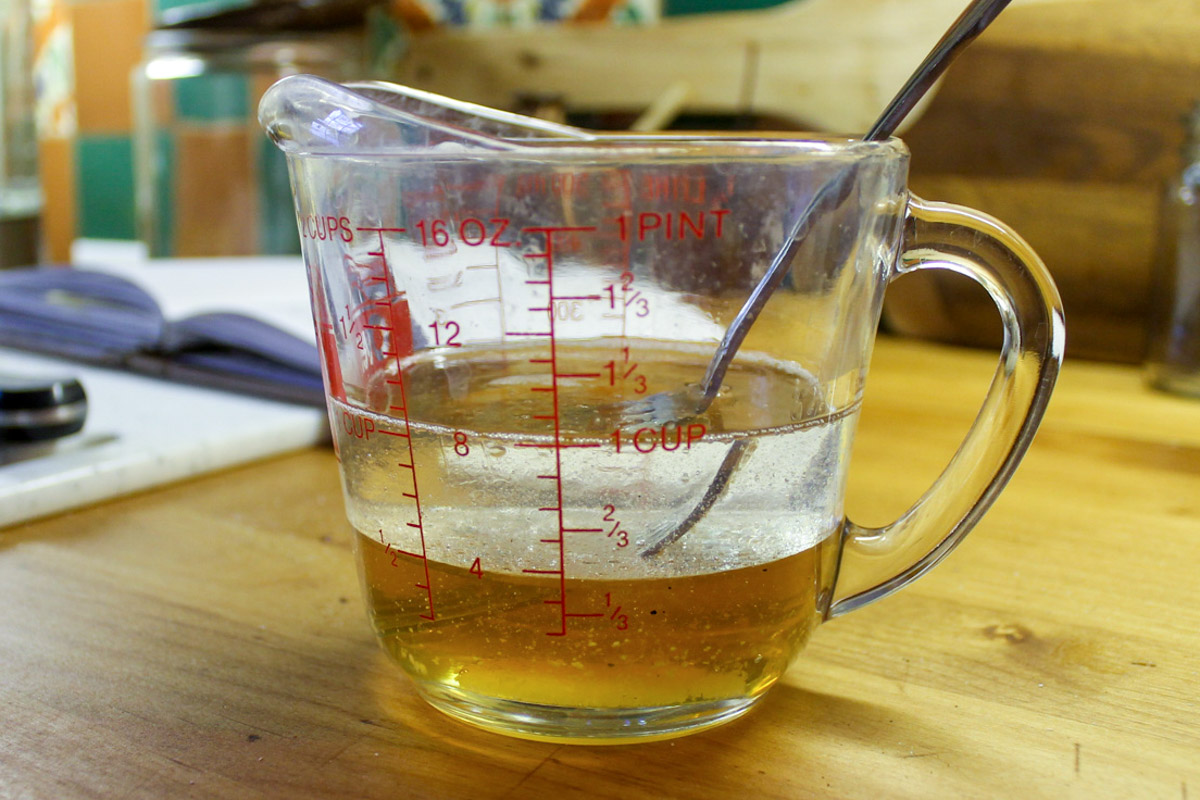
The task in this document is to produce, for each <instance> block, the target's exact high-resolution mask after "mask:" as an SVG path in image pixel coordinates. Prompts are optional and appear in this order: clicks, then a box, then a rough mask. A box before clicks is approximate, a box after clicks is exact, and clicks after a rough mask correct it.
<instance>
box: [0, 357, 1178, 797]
mask: <svg viewBox="0 0 1200 800" xmlns="http://www.w3.org/2000/svg"><path fill="white" fill-rule="evenodd" d="M992 363H993V357H992V356H991V355H990V354H987V353H983V352H974V351H966V350H956V349H945V348H937V347H934V346H930V345H927V344H919V343H913V342H901V341H892V340H883V341H881V342H880V345H879V347H878V349H877V351H876V356H875V360H874V365H873V367H872V373H871V377H870V380H869V387H868V393H867V399H866V405H865V409H864V416H863V421H862V425H861V429H860V435H859V439H858V442H857V444H856V446H855V451H856V452H855V456H854V459H855V460H854V462H853V465H852V468H851V474H852V478H851V486H850V491H849V497H848V506H849V510H850V511H851V513H852V515H854V516H855V518H856V519H858V521H860V522H864V523H879V522H883V521H886V520H887V519H889V518H890V517H891V516H893V515H894V514H896V513H897V512H898V511H900V510H902V509H903V508H904V507H905V506H906V505H907V504H908V502H910V501H911V500H912V499H913V498H915V497H916V496H917V495H918V494H919V493H920V492H921V491H922V490H923V489H924V488H925V486H926V485H927V484H928V482H929V481H930V480H931V479H932V477H933V475H934V474H935V473H936V472H937V471H938V470H939V469H940V468H941V466H942V464H943V463H944V462H945V460H946V458H947V457H948V455H949V452H950V451H951V450H952V449H953V447H954V446H955V445H956V444H957V441H958V439H959V437H960V435H961V433H962V432H963V430H964V429H965V427H966V425H967V424H968V423H969V421H970V419H971V418H972V416H973V415H974V410H975V407H976V405H977V404H978V402H979V400H980V398H981V397H982V392H983V387H984V385H985V383H986V381H987V379H988V378H989V377H990V374H991V370H992ZM349 548H350V536H349V532H348V530H347V525H346V523H345V522H344V521H343V517H342V509H341V497H340V490H339V487H338V479H337V473H336V463H335V461H334V458H333V454H332V452H330V451H329V450H326V449H316V450H311V451H306V452H301V453H298V454H295V455H291V456H287V457H283V458H278V459H275V460H271V461H267V462H263V463H260V464H256V465H253V466H250V467H246V468H242V469H238V470H235V471H230V472H225V473H222V474H218V475H214V476H210V477H206V478H202V479H198V480H193V481H189V482H187V483H183V484H179V485H175V486H172V487H168V488H166V489H162V490H158V491H154V492H150V493H146V494H142V495H140V496H136V497H132V498H128V499H124V500H119V501H114V502H109V503H106V504H103V505H99V506H96V507H92V508H89V509H85V510H82V511H79V512H75V513H70V514H64V515H62V516H58V517H54V518H51V519H47V520H43V521H40V522H37V523H33V524H28V525H24V526H22V527H19V528H14V529H9V530H7V531H3V532H0V593H2V596H3V599H2V600H0V798H6V799H7V798H21V800H31V799H35V798H54V799H55V800H67V799H69V798H83V797H102V798H118V797H119V798H175V797H220V798H261V797H279V798H289V800H292V799H295V798H309V797H312V798H318V797H320V798H341V797H345V798H375V797H380V798H382V797H388V798H443V797H447V798H458V797H462V798H517V797H520V798H538V797H552V798H554V800H568V798H585V797H586V798H596V797H599V798H605V797H611V798H618V797H619V798H622V800H631V799H632V798H663V797H687V798H693V797H694V798H724V797H733V796H742V795H744V796H753V797H764V798H807V797H836V798H860V797H861V798H871V799H874V798H881V797H888V798H890V797H900V798H907V797H913V798H933V797H953V798H969V797H1021V798H1034V797H1053V798H1062V797H1080V798H1096V797H1114V798H1115V797H1121V798H1128V797H1137V798H1165V799H1166V800H1187V798H1188V797H1189V796H1191V797H1193V798H1196V797H1200V723H1198V721H1197V718H1198V716H1200V591H1198V586H1200V580H1198V578H1197V575H1198V571H1200V401H1188V400H1183V399H1179V398H1175V397H1171V396H1167V395H1161V394H1157V393H1154V392H1151V391H1149V390H1147V389H1145V388H1143V386H1142V384H1141V382H1140V378H1139V375H1138V374H1137V372H1136V371H1135V370H1133V369H1132V368H1129V367H1122V366H1108V365H1096V364H1089V363H1084V362H1075V363H1068V364H1067V365H1066V367H1065V369H1064V371H1063V374H1062V378H1061V381H1060V383H1059V389H1058V392H1057V394H1056V397H1055V399H1054V401H1053V402H1052V404H1051V407H1050V411H1049V413H1048V415H1047V419H1046V422H1045V424H1044V426H1043V428H1042V431H1041V432H1040V433H1039V435H1038V438H1037V440H1036V442H1035V443H1034V446H1033V448H1032V450H1031V451H1030V453H1029V455H1028V457H1027V458H1026V460H1025V463H1024V464H1023V465H1022V467H1021V469H1020V470H1019V471H1018V472H1017V475H1016V477H1015V479H1014V480H1013V482H1012V484H1011V485H1010V487H1009V489H1008V490H1007V491H1006V492H1005V494H1004V495H1003V496H1002V497H1001V498H1000V500H999V502H998V503H997V505H996V506H995V508H994V509H993V510H992V512H991V513H990V514H989V515H988V516H987V517H985V519H984V520H983V522H982V524H981V525H980V526H979V527H978V528H977V529H976V530H975V531H974V532H973V533H972V534H971V535H970V536H969V537H968V538H967V540H966V543H965V544H964V545H963V546H962V547H961V548H960V549H959V550H958V551H956V552H955V553H954V554H953V555H952V556H951V557H950V558H949V559H948V560H947V561H946V562H945V563H944V564H942V565H941V566H940V567H938V568H937V569H936V570H934V571H933V572H932V573H931V574H930V575H928V576H926V577H924V578H922V579H921V580H919V581H918V582H917V583H915V584H914V585H913V586H911V587H909V588H908V589H906V590H905V591H903V592H901V593H900V594H898V595H896V596H894V597H891V598H888V599H886V600H884V601H882V602H880V603H878V604H875V605H873V606H870V607H868V608H866V609H863V610H862V611H859V612H856V613H854V614H851V615H849V616H847V617H845V618H842V619H839V620H836V621H834V622H832V623H829V624H827V625H825V626H824V627H822V628H821V629H819V630H818V631H817V633H816V635H815V636H814V637H813V640H812V642H811V644H810V645H809V647H808V649H807V650H806V651H805V652H804V653H803V654H802V655H801V657H800V659H799V660H798V661H797V663H796V664H795V665H794V666H793V667H792V669H791V670H790V671H789V672H788V674H787V675H786V677H785V679H784V680H783V681H782V683H781V684H780V685H779V686H777V687H776V688H775V689H774V690H773V692H772V694H771V695H770V696H769V697H768V698H767V699H766V701H765V702H764V703H762V704H761V706H760V707H759V708H758V709H757V710H755V711H754V712H752V713H751V714H749V715H748V716H747V717H745V718H744V719H742V720H739V721H737V722H734V723H732V724H730V725H727V726H725V727H723V728H718V729H715V730H713V731H710V732H707V733H704V734H699V735H695V736H691V737H688V738H683V739H677V740H674V741H669V742H660V743H654V744H645V745H631V746H620V747H578V746H564V745H557V744H545V743H540V742H530V741H521V740H516V739H508V738H504V737H500V736H497V735H493V734H489V733H484V732H481V731H476V730H474V729H472V728H469V727H465V726H463V725H461V724H459V723H456V722H453V721H451V720H449V719H446V718H444V717H442V716H441V715H440V714H438V713H437V712H435V711H433V710H431V709H429V708H427V707H426V706H425V705H424V703H423V702H422V701H421V700H419V699H418V698H417V696H416V694H415V693H414V692H413V690H412V689H411V688H410V687H409V686H408V685H407V683H406V682H405V679H404V678H403V677H402V676H401V675H400V673H399V672H398V670H396V669H395V668H393V667H392V666H391V665H390V664H389V663H388V662H387V660H386V658H385V656H384V655H383V653H382V651H381V650H380V649H379V648H378V647H377V646H376V644H375V643H374V641H373V639H372V635H371V633H370V630H369V628H368V625H367V622H366V620H365V615H364V612H363V608H362V604H361V601H360V599H359V594H358V586H357V578H356V575H355V569H354V565H353V560H352V556H351V554H350V550H349ZM1189 793H1190V795H1189Z"/></svg>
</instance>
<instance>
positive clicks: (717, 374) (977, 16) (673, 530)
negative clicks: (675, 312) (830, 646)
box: [622, 0, 1011, 558]
mask: <svg viewBox="0 0 1200 800" xmlns="http://www.w3.org/2000/svg"><path fill="white" fill-rule="evenodd" d="M1010 1H1011V0H972V2H971V3H970V5H968V6H967V8H966V10H964V11H963V13H962V14H961V15H960V16H959V18H958V19H957V20H955V22H954V24H953V25H951V26H950V29H949V30H947V31H946V33H945V34H944V35H943V36H942V38H941V39H940V40H939V41H938V43H937V44H936V45H934V47H933V49H932V50H931V51H930V52H929V55H927V56H925V59H924V60H923V61H922V62H921V64H920V66H918V67H917V69H916V71H915V72H914V73H913V74H912V75H911V76H910V77H909V79H908V80H907V81H906V82H905V83H904V86H902V87H901V88H900V91H899V92H897V94H896V96H895V97H893V98H892V101H891V102H890V103H888V105H887V107H886V108H884V110H883V113H882V114H881V115H880V116H879V119H877V120H876V121H875V124H874V125H872V126H871V129H870V130H869V131H867V133H866V135H865V136H864V137H863V139H864V140H866V141H878V140H882V139H886V138H888V137H889V136H891V135H892V133H893V132H895V130H896V127H897V126H898V125H899V124H900V122H901V121H903V120H904V118H905V117H906V116H908V114H909V112H910V111H912V109H913V107H914V106H916V104H917V103H918V102H919V101H920V99H921V98H922V97H924V96H925V93H926V92H928V91H929V89H930V87H932V86H933V84H934V83H935V82H936V81H937V79H938V78H940V77H941V76H942V73H944V72H945V71H946V68H947V67H949V66H950V62H952V61H953V60H954V59H955V57H956V56H958V54H959V53H960V52H962V50H963V48H965V47H966V46H967V45H968V44H970V43H971V42H972V41H973V40H974V39H975V37H977V36H978V35H979V34H981V33H982V32H983V31H984V29H985V28H987V26H988V25H990V24H991V23H992V21H993V20H995V19H996V17H997V16H998V15H999V14H1000V12H1001V11H1003V10H1004V8H1005V6H1007V5H1008V4H1009V2H1010ZM852 178H853V172H852V171H851V170H843V171H842V172H841V173H839V174H838V176H837V177H835V178H833V179H832V180H830V181H829V182H828V183H826V184H825V185H823V186H822V187H821V188H820V189H819V190H818V191H817V193H816V194H815V195H814V196H813V199H812V200H811V201H810V202H809V204H808V206H807V207H806V208H805V209H804V211H803V212H802V213H801V214H800V216H799V217H798V218H797V219H796V222H795V223H794V224H793V225H792V227H791V229H790V230H789V231H788V233H787V236H786V238H785V241H786V242H787V245H786V246H785V247H784V248H783V249H782V250H781V251H779V253H778V254H777V255H776V256H775V258H774V260H772V261H771V265H770V266H769V267H768V268H767V272H766V274H765V275H763V278H762V280H761V281H759V282H758V285H757V286H755V287H754V291H753V292H751V293H750V297H749V298H748V299H747V300H746V302H745V304H744V305H743V306H742V308H741V310H740V311H739V312H738V315H737V317H736V318H735V319H734V321H733V323H732V324H731V325H730V326H729V328H728V329H727V330H726V331H725V336H724V338H723V339H722V340H721V343H720V345H718V347H717V350H716V352H715V353H714V354H713V358H712V361H711V362H709V365H708V370H707V371H706V372H705V374H704V379H703V380H702V381H701V382H700V383H699V384H691V385H689V386H687V387H685V388H684V389H681V390H672V391H667V392H659V393H657V394H654V395H651V396H650V397H647V398H644V399H642V400H639V401H637V402H636V403H631V404H630V405H629V406H628V407H626V408H625V409H623V412H622V416H623V418H624V419H625V420H626V421H629V422H655V423H657V422H669V421H677V420H680V419H686V418H688V417H692V416H697V415H699V414H702V413H704V411H706V410H707V409H708V407H709V406H710V405H711V404H712V402H713V399H714V398H716V396H717V392H718V391H719V390H720V388H721V382H722V381H723V380H724V378H725V373H726V371H727V370H728V369H729V365H730V363H731V362H732V361H733V357H734V356H735V355H736V354H737V351H738V348H739V347H741V345H742V341H743V340H744V339H745V338H746V334H747V333H749V331H750V326H751V325H753V324H754V321H755V320H756V319H757V318H758V314H759V312H760V311H762V308H763V306H764V305H765V304H766V302H767V300H768V299H769V298H770V296H771V294H772V293H774V291H775V290H776V289H777V288H778V287H779V284H780V283H782V282H783V278H784V276H785V275H786V274H787V270H788V267H789V266H790V265H791V263H792V259H793V258H794V257H795V255H796V252H797V251H798V250H799V248H800V246H801V244H803V242H804V239H805V237H806V236H807V235H808V233H809V231H810V230H811V229H812V226H813V223H814V221H815V220H816V219H818V218H819V217H820V215H821V214H822V213H825V212H827V211H831V210H833V209H834V208H836V207H837V206H838V205H840V204H841V203H842V202H843V201H844V200H845V199H846V196H847V195H848V194H849V191H850V187H851V184H852ZM748 449H749V448H748V447H747V446H746V440H742V439H738V440H736V441H735V442H734V444H733V446H732V447H731V448H730V451H729V453H728V454H727V455H726V456H725V459H724V460H723V461H722V462H721V466H720V467H719V468H718V469H717V473H716V475H715V476H714V477H713V480H712V482H711V483H709V486H708V489H707V490H706V491H705V492H704V496H703V497H702V498H701V499H700V502H698V503H697V504H696V505H695V507H694V508H693V509H692V511H691V512H689V513H688V515H687V516H686V517H685V518H684V519H683V520H682V521H681V522H680V523H679V524H677V525H674V526H670V527H665V526H664V527H660V528H659V529H657V530H655V531H653V532H652V533H651V535H650V537H649V538H648V540H647V544H646V545H645V547H644V548H643V550H642V552H641V555H642V556H643V557H645V558H649V557H651V556H654V555H657V554H658V553H660V552H662V550H663V549H664V548H666V547H667V546H668V545H670V544H672V543H673V542H675V541H676V540H678V539H679V538H680V537H681V536H683V535H684V534H685V533H687V532H688V531H689V530H690V529H691V528H692V527H693V526H694V525H695V524H696V523H697V522H699V521H700V520H701V519H703V518H704V516H705V514H707V513H708V509H710V508H711V507H712V505H713V503H715V502H716V501H717V499H719V497H720V496H721V494H722V493H724V491H725V488H726V487H727V486H728V485H729V480H730V478H731V477H732V475H733V472H734V470H736V469H737V466H738V464H740V463H741V461H742V458H743V456H744V455H745V453H746V451H747V450H748Z"/></svg>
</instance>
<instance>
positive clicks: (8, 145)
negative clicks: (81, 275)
mask: <svg viewBox="0 0 1200 800" xmlns="http://www.w3.org/2000/svg"><path fill="white" fill-rule="evenodd" d="M32 48H33V29H32V21H31V17H30V7H29V3H28V2H27V0H0V269H2V268H4V267H19V266H27V265H30V264H33V263H35V262H36V261H37V260H38V250H39V247H38V245H39V218H40V217H41V211H42V189H41V182H40V180H39V179H38V165H37V136H36V133H35V129H34V91H33V71H32V70H33V61H32Z"/></svg>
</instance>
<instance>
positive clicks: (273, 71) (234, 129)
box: [133, 29, 365, 257]
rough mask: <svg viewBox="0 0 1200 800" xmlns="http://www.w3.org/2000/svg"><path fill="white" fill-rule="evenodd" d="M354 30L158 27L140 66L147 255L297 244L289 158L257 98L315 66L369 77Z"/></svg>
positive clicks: (253, 250)
mask: <svg viewBox="0 0 1200 800" xmlns="http://www.w3.org/2000/svg"><path fill="white" fill-rule="evenodd" d="M363 69H364V66H363V47H362V37H361V36H360V35H358V34H356V33H347V32H337V33H320V34H309V33H295V32H285V33H277V34H269V35H263V34H260V33H247V32H242V31H229V30H214V29H172V30H166V29H164V30H156V31H153V32H152V33H151V34H150V35H149V36H148V37H147V40H146V47H145V56H144V58H143V61H142V63H141V64H140V65H138V67H137V68H136V69H135V71H134V76H133V82H134V86H133V98H134V99H133V104H134V172H135V185H136V189H135V191H136V204H137V225H138V238H139V239H141V240H142V241H143V242H144V243H145V244H146V245H147V247H148V249H149V252H150V255H151V256H155V257H161V256H235V255H237V256H240V255H273V254H291V253H299V252H300V243H299V237H298V235H297V231H296V215H295V210H294V209H293V207H292V200H291V189H290V187H289V185H288V174H287V165H286V163H285V161H284V159H283V157H282V154H281V153H280V152H279V151H278V149H277V148H276V147H275V146H274V145H272V144H271V142H270V140H269V139H267V137H266V136H264V135H263V133H262V128H260V127H259V125H258V121H257V109H258V101H259V98H260V97H261V96H262V94H263V92H265V91H266V90H267V88H268V87H269V86H270V85H271V84H273V83H274V82H275V81H276V80H278V79H280V78H283V77H285V76H287V75H293V74H297V73H308V74H312V75H319V76H321V77H325V78H329V79H331V80H336V81H346V80H355V79H361V78H363V77H365V76H364V74H363Z"/></svg>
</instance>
